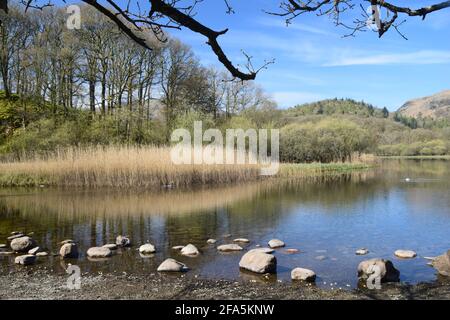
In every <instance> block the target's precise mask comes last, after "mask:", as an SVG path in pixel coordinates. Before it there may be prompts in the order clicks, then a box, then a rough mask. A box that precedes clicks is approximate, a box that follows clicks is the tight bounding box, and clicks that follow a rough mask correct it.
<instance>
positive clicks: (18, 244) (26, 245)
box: [10, 236, 36, 252]
mask: <svg viewBox="0 0 450 320" xmlns="http://www.w3.org/2000/svg"><path fill="white" fill-rule="evenodd" d="M10 246H11V249H12V250H14V251H16V252H28V251H29V250H30V249H33V248H34V247H36V242H35V241H34V240H33V239H31V238H30V237H28V236H23V237H19V238H15V239H13V240H12V241H11V244H10Z"/></svg>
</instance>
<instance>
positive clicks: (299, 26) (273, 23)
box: [258, 18, 335, 36]
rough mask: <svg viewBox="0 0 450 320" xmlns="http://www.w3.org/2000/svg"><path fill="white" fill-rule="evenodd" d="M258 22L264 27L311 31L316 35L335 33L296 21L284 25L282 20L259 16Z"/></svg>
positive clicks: (331, 34) (332, 34)
mask: <svg viewBox="0 0 450 320" xmlns="http://www.w3.org/2000/svg"><path fill="white" fill-rule="evenodd" d="M258 23H259V24H260V25H262V26H265V27H272V28H284V30H285V31H286V30H287V31H289V30H292V31H301V32H308V33H313V34H316V35H324V36H334V35H335V34H334V33H332V32H329V31H327V30H326V29H325V28H323V27H316V26H312V25H308V24H303V23H297V22H296V21H294V22H292V23H290V24H288V25H286V23H285V22H284V21H282V20H276V19H269V18H261V19H259V20H258Z"/></svg>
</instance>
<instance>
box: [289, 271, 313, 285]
mask: <svg viewBox="0 0 450 320" xmlns="http://www.w3.org/2000/svg"><path fill="white" fill-rule="evenodd" d="M291 279H292V280H302V281H308V282H314V281H316V273H315V272H314V271H312V270H309V269H305V268H295V269H294V270H292V271H291Z"/></svg>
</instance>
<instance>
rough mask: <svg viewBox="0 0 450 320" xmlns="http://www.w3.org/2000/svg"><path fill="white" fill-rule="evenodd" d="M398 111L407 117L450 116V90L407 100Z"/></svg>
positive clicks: (434, 117)
mask: <svg viewBox="0 0 450 320" xmlns="http://www.w3.org/2000/svg"><path fill="white" fill-rule="evenodd" d="M398 112H399V113H400V114H401V115H402V116H406V117H414V118H418V117H422V118H426V117H429V118H433V119H438V118H450V90H446V91H442V92H440V93H437V94H435V95H432V96H429V97H424V98H419V99H415V100H411V101H408V102H406V103H405V104H404V105H403V106H402V107H401V108H400V109H398Z"/></svg>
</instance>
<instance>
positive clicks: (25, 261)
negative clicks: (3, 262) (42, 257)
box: [14, 254, 36, 266]
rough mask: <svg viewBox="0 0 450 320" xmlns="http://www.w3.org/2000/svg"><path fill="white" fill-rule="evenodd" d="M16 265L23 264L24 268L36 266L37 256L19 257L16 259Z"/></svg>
mask: <svg viewBox="0 0 450 320" xmlns="http://www.w3.org/2000/svg"><path fill="white" fill-rule="evenodd" d="M14 262H15V263H16V264H23V265H24V266H27V265H30V264H34V263H35V262H36V256H35V255H32V254H27V255H23V256H18V257H16V259H14Z"/></svg>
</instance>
